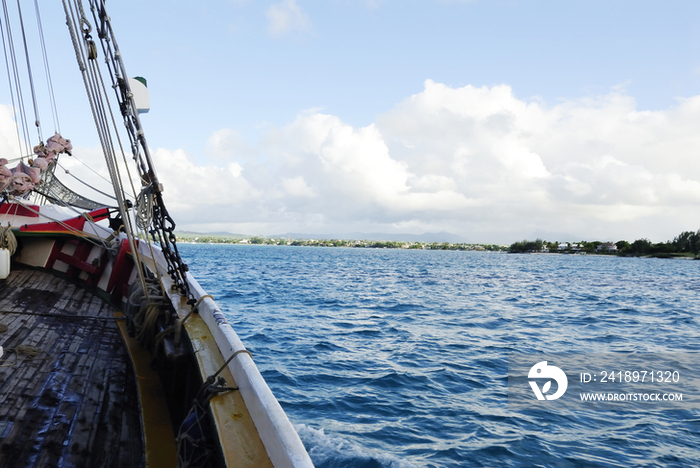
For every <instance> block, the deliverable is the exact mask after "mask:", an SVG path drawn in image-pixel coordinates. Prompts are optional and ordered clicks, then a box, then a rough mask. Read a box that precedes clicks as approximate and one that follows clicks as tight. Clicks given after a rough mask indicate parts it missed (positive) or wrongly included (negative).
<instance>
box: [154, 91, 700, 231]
mask: <svg viewBox="0 0 700 468" xmlns="http://www.w3.org/2000/svg"><path fill="white" fill-rule="evenodd" d="M698 124H700V97H693V98H688V99H683V100H680V101H679V102H678V104H677V105H676V106H674V107H673V108H670V109H667V110H664V111H655V112H650V111H642V110H637V109H636V104H635V101H634V99H633V98H631V97H630V96H627V95H625V94H624V93H623V92H622V91H620V90H613V91H612V92H610V93H609V94H607V95H603V96H595V97H589V98H586V99H580V100H573V101H562V102H560V103H558V104H556V105H553V106H546V105H545V104H543V103H541V102H538V101H528V100H523V99H519V98H517V97H516V96H515V95H514V93H513V91H512V89H511V88H510V87H508V86H505V85H501V86H492V87H473V86H465V87H462V88H452V87H449V86H447V85H444V84H441V83H435V82H433V81H430V80H428V81H426V82H425V87H424V89H423V90H422V91H421V92H420V93H417V94H415V95H413V96H410V97H408V98H406V99H405V100H404V101H402V102H400V103H398V104H397V105H396V106H395V107H394V108H393V109H392V110H390V111H389V112H387V113H385V114H383V115H381V116H379V117H378V119H377V121H376V122H375V123H373V124H371V125H368V126H366V127H361V128H356V127H353V126H351V125H349V124H347V123H345V122H343V120H342V119H341V118H340V117H338V116H333V115H327V114H323V113H320V112H317V111H312V112H306V113H302V114H300V115H299V116H298V117H297V118H296V119H295V120H294V121H293V122H291V123H290V124H289V125H287V126H285V127H282V128H272V129H270V131H269V132H268V134H267V135H265V137H264V138H263V140H262V141H261V142H260V144H259V146H258V148H256V149H255V151H257V152H259V153H260V154H261V155H264V158H263V159H264V160H265V161H266V162H265V163H260V162H255V161H252V160H251V161H244V158H243V156H242V155H243V153H244V152H245V151H244V150H242V149H240V148H239V147H237V146H236V145H235V144H232V143H230V142H231V141H237V138H238V137H237V135H236V134H235V132H230V131H218V132H216V133H215V134H213V135H212V139H211V140H210V143H211V144H212V146H215V147H220V146H223V147H224V148H229V149H230V151H229V153H227V154H228V155H229V156H228V158H229V159H228V160H229V162H228V164H227V165H223V164H220V165H219V166H213V165H210V166H206V167H200V166H197V165H196V164H194V163H193V162H192V159H191V158H189V156H188V155H186V154H184V153H183V152H178V151H175V152H168V156H167V157H166V156H165V153H164V152H165V150H161V151H162V153H160V154H161V155H162V156H163V157H162V158H161V159H168V158H171V159H172V162H173V163H172V164H169V165H167V171H166V173H165V175H164V176H163V177H164V178H167V179H171V178H172V179H173V180H174V181H175V184H176V185H178V184H179V185H183V184H187V180H189V177H190V176H185V175H186V174H195V175H196V176H197V178H198V180H206V181H208V182H209V186H210V187H213V188H215V189H214V190H213V192H214V193H215V194H216V196H214V197H212V198H211V199H208V200H207V201H206V202H204V204H205V205H208V206H209V205H210V206H212V207H217V208H216V209H217V210H218V212H219V213H225V215H226V216H228V217H230V219H231V223H233V224H231V226H232V228H231V229H233V230H236V227H239V225H238V224H235V220H234V218H235V219H239V220H241V221H245V222H246V223H248V224H246V226H248V227H251V226H254V227H255V228H257V229H258V230H257V231H256V232H257V233H267V234H272V233H275V232H277V233H282V232H289V231H297V232H299V231H301V232H309V233H323V232H334V233H335V232H342V231H346V232H350V231H369V232H380V231H383V232H414V233H420V232H431V231H449V232H453V233H455V234H461V235H462V236H464V237H465V238H467V239H469V240H473V241H497V242H509V241H512V240H515V239H518V238H521V237H524V236H528V235H530V234H531V233H534V232H540V233H541V232H572V233H576V234H577V235H580V236H581V237H582V238H595V239H600V240H618V239H621V238H626V239H629V240H634V239H635V238H638V237H650V238H656V239H658V240H666V239H668V238H671V237H673V236H674V235H675V234H677V233H678V232H680V231H681V230H686V229H697V227H698V226H695V225H693V222H692V221H691V220H694V219H698V218H697V217H698V215H700V212H699V211H700V210H699V209H698V208H697V206H698V205H699V204H698V202H700V176H695V174H700V161H699V160H698V159H697V158H696V157H695V155H694V149H695V148H698V147H699V146H700V136H698V135H697V134H696V131H695V129H696V128H697V126H698ZM231 138H233V139H232V140H231ZM227 141H228V142H229V143H222V142H227ZM212 142H213V143H212ZM216 142H218V143H216ZM215 143H216V144H215ZM220 143H221V144H220ZM248 150H250V149H248ZM220 153H221V154H224V153H225V152H224V151H220ZM169 185H172V184H169ZM185 192H186V191H182V192H181V193H180V192H179V189H178V191H177V192H176V194H177V195H178V197H176V198H177V200H176V201H174V203H175V204H176V205H177V206H178V209H183V210H185V209H187V208H186V207H187V206H190V208H189V212H190V213H195V212H196V210H197V208H196V207H197V203H198V202H197V200H196V198H192V197H190V198H189V199H188V198H187V197H186V193H185ZM189 219H191V220H194V219H198V223H200V225H201V224H204V223H206V222H207V219H206V218H204V217H202V216H200V217H199V218H196V217H188V220H189ZM214 219H217V223H220V221H221V218H220V217H219V218H214ZM227 219H229V218H227ZM238 230H239V231H240V229H238Z"/></svg>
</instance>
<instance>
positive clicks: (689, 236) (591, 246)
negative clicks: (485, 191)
mask: <svg viewBox="0 0 700 468" xmlns="http://www.w3.org/2000/svg"><path fill="white" fill-rule="evenodd" d="M603 244H604V243H603V242H600V241H593V242H587V241H581V242H578V243H573V244H572V243H566V248H560V246H561V245H562V244H560V243H559V242H546V241H543V240H542V239H536V240H534V241H530V240H523V241H519V242H514V243H513V244H511V245H510V247H509V248H508V251H509V252H511V253H525V252H542V251H549V252H562V253H584V252H585V253H602V254H610V255H622V256H635V257H639V256H653V257H662V258H663V257H683V256H685V257H687V256H694V257H697V256H698V255H699V254H700V230H698V231H696V232H693V231H683V232H681V233H680V234H679V235H677V236H676V237H674V238H673V240H669V241H666V242H657V243H652V242H651V241H650V240H649V239H646V238H643V239H637V240H635V241H634V242H632V243H629V242H627V241H626V240H621V241H617V242H615V243H614V245H615V248H614V249H612V248H606V249H603V250H601V249H599V247H600V246H601V245H603ZM609 245H610V244H609V243H608V244H606V245H604V247H606V246H609Z"/></svg>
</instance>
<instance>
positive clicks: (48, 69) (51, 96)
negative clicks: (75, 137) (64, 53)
mask: <svg viewBox="0 0 700 468" xmlns="http://www.w3.org/2000/svg"><path fill="white" fill-rule="evenodd" d="M34 10H35V11H36V24H37V29H38V30H39V40H40V42H41V53H42V57H43V59H44V73H45V74H46V85H47V87H48V91H49V99H50V101H51V115H52V117H53V125H54V128H55V129H56V132H57V133H61V123H60V121H59V118H58V107H57V106H56V96H55V95H54V92H53V80H52V79H51V67H49V57H48V54H47V53H46V41H45V40H44V27H43V25H42V22H41V13H40V12H39V2H38V0H34Z"/></svg>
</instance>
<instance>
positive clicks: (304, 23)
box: [265, 0, 312, 37]
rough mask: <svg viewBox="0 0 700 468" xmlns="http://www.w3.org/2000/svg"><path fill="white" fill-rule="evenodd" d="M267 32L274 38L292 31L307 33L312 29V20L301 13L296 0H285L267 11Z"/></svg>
mask: <svg viewBox="0 0 700 468" xmlns="http://www.w3.org/2000/svg"><path fill="white" fill-rule="evenodd" d="M265 16H267V20H268V26H267V32H268V33H269V34H270V35H271V36H272V37H281V36H284V35H286V34H289V33H290V32H292V31H300V32H307V31H310V30H311V29H312V24H311V18H309V15H307V14H306V13H304V12H303V11H301V8H299V5H297V4H296V1H295V0H284V1H283V2H281V3H276V4H274V5H271V6H270V7H269V8H268V9H267V10H266V11H265Z"/></svg>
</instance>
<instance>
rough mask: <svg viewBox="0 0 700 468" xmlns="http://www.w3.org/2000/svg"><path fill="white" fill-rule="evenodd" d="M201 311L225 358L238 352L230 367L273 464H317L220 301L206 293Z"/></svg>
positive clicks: (193, 284)
mask: <svg viewBox="0 0 700 468" xmlns="http://www.w3.org/2000/svg"><path fill="white" fill-rule="evenodd" d="M188 280H189V282H190V288H191V291H192V293H193V294H194V296H195V298H196V299H197V300H199V298H201V297H202V296H206V295H207V294H206V292H204V290H203V289H202V287H201V286H200V285H199V284H198V283H197V281H196V280H195V279H194V278H193V277H192V276H190V275H188ZM198 311H199V315H200V317H202V319H203V320H204V322H205V323H206V324H207V326H208V327H209V330H210V331H211V333H212V336H213V337H214V339H215V341H216V344H217V345H218V347H219V350H220V351H221V354H222V355H223V357H224V359H226V360H228V359H229V358H230V357H231V355H233V354H234V353H238V354H237V355H236V356H235V357H234V358H233V360H232V361H231V362H230V363H229V365H228V367H229V370H230V371H231V374H232V375H233V378H234V379H235V380H236V384H237V385H238V388H239V389H240V392H241V396H242V397H243V401H245V404H246V406H247V407H248V411H249V412H250V415H251V417H252V418H253V422H254V423H255V427H256V428H257V429H258V433H259V435H260V439H261V440H262V442H263V445H265V449H266V450H267V454H268V455H269V457H270V460H271V461H272V464H273V465H274V466H275V467H313V466H314V465H313V463H312V462H311V458H310V457H309V455H308V453H307V452H306V449H305V448H304V445H303V444H302V442H301V439H300V438H299V435H298V434H297V432H296V430H295V429H294V426H292V423H291V422H290V421H289V418H288V417H287V414H286V413H285V412H284V410H283V409H282V407H281V406H280V404H279V402H278V401H277V399H276V398H275V396H274V395H273V394H272V391H271V390H270V387H268V386H267V383H266V382H265V380H264V379H263V377H262V375H260V371H259V370H258V367H257V366H256V365H255V363H254V362H253V359H252V358H251V357H250V355H249V354H248V353H247V352H245V351H246V349H245V346H243V343H242V342H241V340H240V338H238V335H237V334H236V332H235V331H234V330H233V327H231V325H230V324H229V323H228V320H226V317H224V314H223V313H222V312H221V310H219V308H218V307H217V305H216V303H215V302H214V301H213V300H212V299H211V298H210V297H205V298H204V300H203V301H202V302H201V304H200V305H199V308H198Z"/></svg>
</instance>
